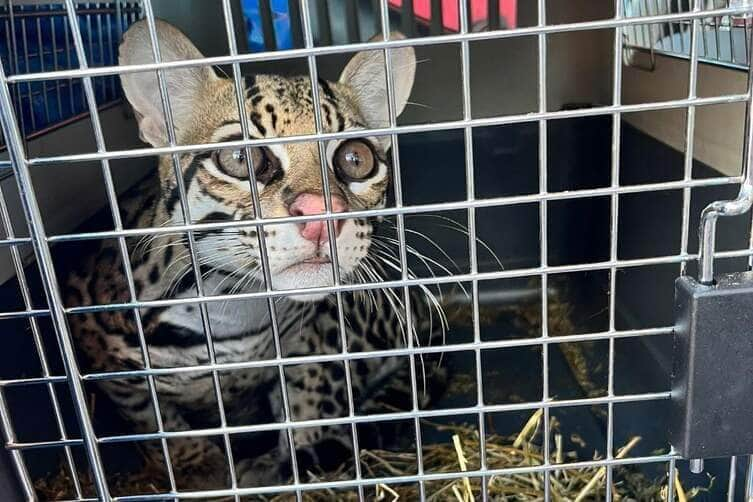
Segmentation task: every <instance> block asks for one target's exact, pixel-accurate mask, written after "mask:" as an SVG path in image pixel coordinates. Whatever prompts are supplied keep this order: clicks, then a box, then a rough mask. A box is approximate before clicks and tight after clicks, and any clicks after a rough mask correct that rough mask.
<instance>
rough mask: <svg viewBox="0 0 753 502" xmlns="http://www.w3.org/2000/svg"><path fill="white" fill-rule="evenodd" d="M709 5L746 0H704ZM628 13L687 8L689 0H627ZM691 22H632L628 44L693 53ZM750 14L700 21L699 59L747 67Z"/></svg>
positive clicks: (663, 51)
mask: <svg viewBox="0 0 753 502" xmlns="http://www.w3.org/2000/svg"><path fill="white" fill-rule="evenodd" d="M705 4H706V7H708V8H725V7H734V6H741V5H746V3H745V2H744V1H743V2H741V1H735V0H711V1H708V2H705ZM624 8H625V15H626V16H627V17H632V16H647V15H649V16H652V15H658V14H669V13H679V12H687V11H688V10H690V2H682V1H680V2H669V1H667V2H665V1H663V0H659V1H649V0H625V6H624ZM691 28H692V23H690V22H689V21H687V20H683V21H680V22H677V23H674V22H663V23H657V24H646V25H643V26H636V25H633V26H630V27H629V28H626V29H625V39H626V40H625V47H626V48H628V49H630V48H632V49H639V50H642V51H647V52H649V53H650V54H651V55H652V56H653V55H654V54H662V55H668V56H674V57H683V58H688V57H690V47H691V44H690V33H691ZM749 28H750V17H749V16H747V15H729V16H717V17H707V18H705V19H703V21H702V22H701V32H700V34H699V37H698V38H699V39H700V44H701V47H700V48H699V51H700V53H699V56H698V58H699V60H700V61H703V62H707V63H716V64H721V65H729V66H731V67H734V68H747V66H748V61H749V59H748V58H749V55H748V45H749V42H748V41H749V39H750V34H749Z"/></svg>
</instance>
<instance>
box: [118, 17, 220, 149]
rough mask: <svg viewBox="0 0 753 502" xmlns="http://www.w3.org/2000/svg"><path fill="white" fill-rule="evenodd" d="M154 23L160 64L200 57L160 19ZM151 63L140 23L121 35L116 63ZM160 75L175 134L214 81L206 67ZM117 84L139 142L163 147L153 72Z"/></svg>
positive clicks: (148, 42)
mask: <svg viewBox="0 0 753 502" xmlns="http://www.w3.org/2000/svg"><path fill="white" fill-rule="evenodd" d="M155 23H156V28H157V40H158V44H159V49H160V58H161V60H162V62H168V61H179V60H184V59H199V58H202V57H203V56H202V54H201V52H199V50H198V49H197V48H196V47H195V46H194V45H193V43H191V41H190V40H189V39H188V37H186V36H185V35H184V34H183V32H181V31H180V30H179V29H178V28H176V27H175V26H173V25H171V24H169V23H166V22H165V21H162V20H160V19H155ZM154 62H155V61H154V53H153V52H152V43H151V37H150V36H149V28H148V25H147V22H146V20H141V21H139V22H137V23H135V24H133V25H132V26H131V27H130V28H129V29H128V31H126V32H125V33H124V34H123V40H122V42H121V43H120V51H119V63H120V64H121V65H134V64H144V63H154ZM162 73H163V75H164V76H165V84H166V87H167V94H168V96H169V99H170V110H171V112H172V115H173V119H174V126H175V129H176V130H179V129H180V128H181V125H183V124H185V121H186V120H188V119H189V118H190V117H189V115H190V113H191V110H192V109H193V107H194V103H196V102H197V100H199V99H201V94H202V91H203V90H204V89H205V87H206V85H207V84H208V83H209V82H211V81H213V80H215V79H217V78H218V77H217V75H215V73H214V70H212V68H211V67H209V66H193V67H188V68H178V69H172V70H164V71H163V72H162ZM120 80H121V82H122V83H123V91H124V92H125V95H126V98H128V101H129V102H130V103H131V105H132V106H133V109H134V111H135V112H136V117H137V118H138V122H139V133H140V135H141V139H143V140H144V141H146V142H147V143H151V144H152V145H154V146H162V145H165V144H167V129H166V126H165V114H164V111H163V108H162V101H161V99H160V89H159V82H158V80H157V72H138V73H125V74H123V75H121V76H120Z"/></svg>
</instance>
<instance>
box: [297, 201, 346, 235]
mask: <svg viewBox="0 0 753 502" xmlns="http://www.w3.org/2000/svg"><path fill="white" fill-rule="evenodd" d="M347 209H348V206H347V204H346V202H345V200H343V198H342V197H340V196H338V195H334V194H332V212H333V213H342V212H344V211H347ZM326 210H327V209H326V205H325V203H324V195H321V194H313V193H302V194H300V195H299V196H298V197H296V198H295V200H294V201H293V203H292V204H291V205H290V207H289V208H288V212H289V213H290V215H291V216H309V215H313V214H324V212H325V211H326ZM332 223H333V226H334V229H335V238H337V236H339V235H340V230H341V229H342V226H343V223H344V221H343V220H332ZM298 228H299V229H300V232H301V237H303V238H304V239H306V240H309V241H311V242H313V243H316V244H322V243H324V242H327V241H328V240H329V233H328V232H327V222H326V221H324V220H318V221H307V222H305V223H301V224H299V225H298Z"/></svg>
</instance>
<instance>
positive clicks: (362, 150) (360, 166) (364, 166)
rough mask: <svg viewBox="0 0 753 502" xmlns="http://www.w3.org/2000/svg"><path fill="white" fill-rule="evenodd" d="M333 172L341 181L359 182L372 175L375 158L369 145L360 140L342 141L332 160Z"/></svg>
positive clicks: (375, 163)
mask: <svg viewBox="0 0 753 502" xmlns="http://www.w3.org/2000/svg"><path fill="white" fill-rule="evenodd" d="M332 161H333V164H334V168H335V172H336V173H337V175H338V176H340V179H342V180H343V181H360V180H363V179H366V178H368V177H370V176H372V175H373V173H374V169H375V168H376V165H377V162H376V156H375V155H374V150H373V149H372V147H371V145H369V144H368V143H367V142H366V141H363V140H360V139H351V140H348V141H344V142H343V143H342V144H341V145H340V146H338V147H337V150H336V151H335V156H334V157H333V159H332Z"/></svg>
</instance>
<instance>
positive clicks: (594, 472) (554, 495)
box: [36, 410, 713, 502]
mask: <svg viewBox="0 0 753 502" xmlns="http://www.w3.org/2000/svg"><path fill="white" fill-rule="evenodd" d="M542 415H543V413H542V410H538V411H537V412H535V413H534V414H533V415H532V416H531V417H530V419H529V420H528V422H527V423H526V424H525V426H524V427H523V428H522V430H521V431H520V432H519V433H518V434H517V435H515V436H512V437H503V436H500V435H496V434H493V435H489V436H487V438H486V442H485V448H486V460H487V467H488V468H489V469H492V470H496V469H515V468H521V467H531V466H538V465H542V464H543V463H544V455H543V452H542V448H541V446H540V444H539V443H540V442H541V429H542V423H541V422H542ZM425 425H431V426H433V427H435V428H437V430H439V431H442V432H445V433H448V434H451V440H450V441H447V442H445V443H438V444H427V445H424V446H423V448H422V449H423V469H424V472H426V473H457V472H463V471H466V470H467V471H472V470H476V469H478V468H479V461H480V458H479V457H480V454H479V451H480V450H479V449H480V444H479V435H478V431H477V430H476V429H475V428H474V427H471V426H468V425H439V424H433V423H429V422H425ZM550 427H551V430H552V431H553V439H554V445H553V447H552V451H551V452H550V454H551V456H550V462H551V463H556V464H562V468H561V469H556V470H552V471H550V474H549V490H550V496H551V500H553V501H561V502H585V501H600V500H603V499H604V497H605V492H606V478H607V476H606V473H607V470H606V467H598V466H595V467H587V468H581V469H573V468H568V466H567V462H576V461H583V460H593V459H585V458H578V455H577V453H576V452H575V451H567V450H565V449H564V447H563V444H564V440H563V437H564V435H563V434H562V433H561V432H559V431H558V428H559V425H558V424H557V421H556V419H554V417H552V418H551V422H550ZM537 439H538V441H537ZM640 439H641V438H640V437H637V436H636V437H633V438H631V439H630V440H629V441H628V442H627V443H626V444H625V445H623V446H622V448H620V449H619V450H618V451H617V453H616V455H615V458H623V457H626V456H627V455H628V454H629V453H630V451H631V449H632V448H634V447H635V446H636V445H637V444H638V443H639V442H640ZM595 459H598V457H595ZM360 462H361V473H362V477H363V478H372V479H373V478H382V477H394V476H405V475H413V474H415V473H416V452H415V449H411V450H408V451H385V450H362V451H361V454H360ZM147 470H148V468H147ZM147 470H145V471H144V472H140V473H136V474H131V475H127V474H123V475H119V476H117V477H116V478H115V480H114V486H112V488H113V491H115V492H121V493H130V494H134V493H139V494H149V493H160V492H164V488H162V489H159V488H158V486H160V485H162V481H164V480H162V479H159V476H158V479H159V481H158V482H155V481H153V480H152V481H150V474H151V473H150V472H147ZM302 477H304V480H305V481H307V482H311V483H316V482H322V481H347V480H351V479H354V477H355V472H354V468H353V465H352V462H348V463H344V464H343V465H342V466H341V467H340V468H339V469H337V470H335V471H334V472H329V473H322V472H320V473H314V472H307V473H302ZM79 479H80V481H81V484H82V489H83V491H84V492H85V493H92V494H93V487H92V485H91V478H90V476H88V475H85V474H82V475H80V477H79ZM152 479H154V478H152ZM712 483H713V480H711V482H710V484H709V486H707V487H694V488H692V489H688V490H686V489H685V488H684V487H683V486H682V484H681V483H680V480H679V477H677V478H676V479H675V480H674V484H675V494H676V499H677V500H678V501H679V502H685V501H687V500H692V499H693V498H695V497H696V496H697V495H698V494H700V493H701V492H704V491H708V490H709V489H710V488H711V484H712ZM666 485H667V481H666V478H664V479H649V478H647V477H646V476H645V475H644V474H642V473H640V472H638V471H637V470H635V469H634V468H631V467H628V466H625V467H622V466H617V467H614V469H613V472H612V494H613V499H614V500H616V501H625V502H627V501H663V500H666ZM425 488H426V492H425V494H426V500H427V501H447V502H470V501H474V500H479V499H480V496H481V491H482V486H481V480H480V479H479V478H472V477H459V478H457V477H456V478H453V479H446V480H435V481H427V482H426V483H425ZM36 489H37V492H38V494H39V496H40V498H41V499H43V500H56V499H58V500H59V499H61V498H67V497H66V494H70V493H71V492H72V481H71V479H70V476H69V474H68V471H67V469H61V470H60V471H59V472H57V473H54V474H52V475H50V476H49V477H48V478H45V479H42V480H40V481H38V482H37V483H36ZM486 489H487V494H488V496H489V499H490V500H499V501H536V500H544V493H545V475H544V474H543V473H542V472H536V473H514V474H503V475H495V476H490V477H488V478H487V479H486ZM365 495H366V498H367V500H374V501H388V502H399V501H411V502H412V501H415V500H418V499H419V488H418V485H417V484H416V483H412V484H394V485H384V484H377V485H372V486H367V487H366V488H365ZM302 497H303V500H304V501H305V502H325V501H326V502H329V501H344V502H350V501H353V500H358V494H357V492H355V491H354V490H350V491H347V492H345V491H333V490H311V491H303V492H302ZM216 500H223V499H216ZM247 500H253V499H247ZM257 500H266V501H268V502H287V501H288V500H294V498H292V499H291V495H289V494H283V495H277V496H272V497H269V498H264V497H259V498H258V499H257Z"/></svg>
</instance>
